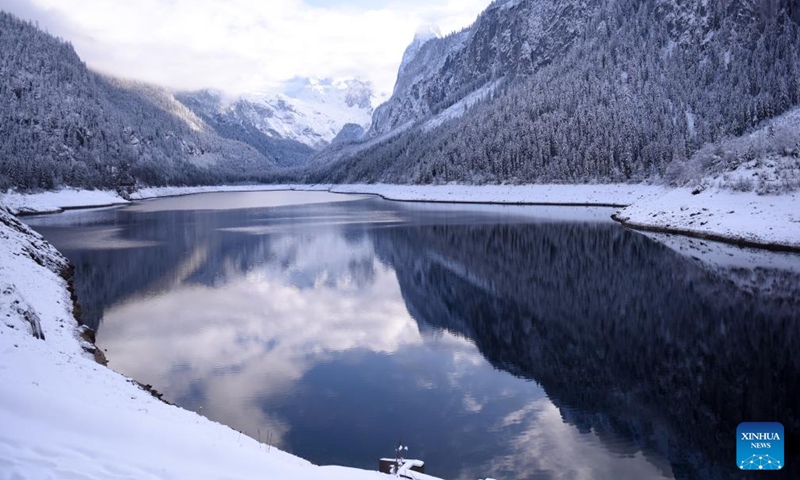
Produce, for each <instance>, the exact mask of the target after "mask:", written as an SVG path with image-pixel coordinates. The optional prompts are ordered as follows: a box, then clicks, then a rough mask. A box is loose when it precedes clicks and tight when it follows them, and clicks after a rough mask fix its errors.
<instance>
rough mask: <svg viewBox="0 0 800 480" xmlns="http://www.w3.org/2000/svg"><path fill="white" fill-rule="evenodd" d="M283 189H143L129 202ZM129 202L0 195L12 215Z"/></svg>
mask: <svg viewBox="0 0 800 480" xmlns="http://www.w3.org/2000/svg"><path fill="white" fill-rule="evenodd" d="M288 188H289V187H287V186H285V185H283V186H281V185H234V186H225V185H221V186H213V187H147V188H141V189H139V190H137V191H136V192H134V193H133V194H132V195H131V199H133V200H145V199H149V198H159V197H173V196H180V195H193V194H196V193H210V192H256V191H259V192H260V191H272V190H286V189H288ZM128 203H130V201H128V200H126V199H124V198H122V197H121V196H119V194H118V193H117V192H115V191H112V190H77V189H73V188H65V189H63V190H57V191H54V192H41V193H19V192H14V191H8V192H5V193H2V192H0V206H5V207H6V208H8V209H9V210H10V211H11V213H13V214H38V213H59V212H62V211H64V210H67V209H74V208H93V207H108V206H112V205H126V204H128Z"/></svg>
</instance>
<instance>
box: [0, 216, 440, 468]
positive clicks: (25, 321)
mask: <svg viewBox="0 0 800 480" xmlns="http://www.w3.org/2000/svg"><path fill="white" fill-rule="evenodd" d="M0 252H2V254H0V288H2V291H0V385H2V388H0V425H2V428H0V479H4V480H5V479H7V480H11V479H89V480H93V479H98V480H100V479H103V480H105V479H136V480H145V479H237V480H243V479H250V478H252V479H259V480H269V479H289V480H292V479H298V480H299V479H325V480H339V479H342V480H344V479H348V480H350V479H354V480H358V479H363V480H369V479H373V480H380V479H382V478H387V479H388V478H391V477H389V476H386V475H383V474H380V473H378V472H370V471H365V470H357V469H352V468H346V467H318V466H314V465H312V464H311V463H309V462H307V461H305V460H303V459H301V458H298V457H295V456H293V455H290V454H288V453H284V452H282V451H280V450H278V449H276V448H271V447H269V446H268V445H262V444H259V443H258V442H256V441H255V440H253V439H251V438H249V437H247V436H245V435H242V434H240V433H238V432H236V431H234V430H232V429H230V428H228V427H225V426H223V425H220V424H217V423H214V422H211V421H209V420H208V419H206V418H205V417H202V416H200V415H198V414H196V413H193V412H189V411H186V410H182V409H180V408H177V407H173V406H170V405H167V404H165V403H162V402H161V401H159V400H156V399H155V398H154V397H152V396H151V395H150V394H149V393H147V392H145V391H144V390H142V389H141V388H140V387H138V386H137V385H136V384H134V383H133V382H131V381H130V380H128V379H127V378H125V377H123V376H121V375H119V374H117V373H114V372H113V371H111V370H109V369H108V368H106V367H103V366H101V365H99V364H97V363H95V361H94V360H93V358H92V356H91V355H90V354H89V353H87V351H86V350H87V349H93V348H94V347H93V346H92V345H91V344H89V343H87V342H86V341H84V340H82V339H81V338H80V335H79V328H78V326H77V323H76V322H75V320H74V318H73V316H72V302H71V299H70V295H69V293H68V291H67V283H66V281H65V280H64V279H63V278H62V277H61V275H60V273H61V271H62V270H63V269H64V268H65V267H66V266H67V262H66V260H65V259H64V257H63V256H61V254H60V253H58V252H57V251H56V250H55V249H54V248H53V247H52V246H50V245H49V244H48V243H47V242H45V241H44V239H42V238H41V236H39V235H38V234H37V233H35V232H33V231H31V230H30V229H29V228H28V227H27V226H25V225H24V224H22V223H20V222H19V221H18V220H17V219H16V218H14V217H13V216H11V215H10V214H9V213H8V212H6V211H5V210H2V209H0ZM39 330H40V331H41V334H43V335H38V337H42V336H43V337H44V338H43V339H41V338H37V337H36V336H34V332H39ZM420 478H427V479H432V478H433V477H428V476H426V477H422V476H420Z"/></svg>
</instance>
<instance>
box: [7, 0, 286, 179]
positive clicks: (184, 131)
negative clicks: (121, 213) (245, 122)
mask: <svg viewBox="0 0 800 480" xmlns="http://www.w3.org/2000/svg"><path fill="white" fill-rule="evenodd" d="M0 79H2V80H1V81H0V188H6V187H17V188H21V189H50V188H54V187H58V186H61V185H71V186H80V187H88V188H93V187H115V186H118V185H124V184H129V183H130V182H132V181H134V180H137V181H138V182H140V183H145V184H149V185H165V184H197V183H206V184H207V183H218V182H229V181H246V180H263V179H264V178H265V177H266V176H267V175H269V174H270V172H272V171H273V170H274V168H275V165H274V163H273V162H272V161H271V159H269V158H267V157H265V156H264V155H262V154H260V153H259V152H257V151H255V150H254V149H252V148H251V147H249V146H246V145H244V144H242V143H240V142H236V141H231V140H227V139H222V138H220V137H218V136H217V135H216V134H214V133H212V132H211V131H210V130H209V129H208V128H207V127H206V126H205V124H204V123H203V122H202V120H200V119H199V118H197V117H196V116H194V115H193V114H192V113H191V112H190V111H189V110H188V109H186V108H185V107H184V106H183V105H181V104H180V103H179V102H177V101H175V99H174V98H173V96H172V95H171V94H169V93H168V92H166V91H164V90H162V89H160V88H157V87H152V86H148V85H141V84H136V83H132V82H123V81H119V80H114V79H111V78H106V77H103V76H100V75H98V74H95V73H93V72H91V71H89V70H88V69H87V68H86V66H85V65H84V63H83V62H82V61H81V60H80V58H79V57H78V56H77V54H76V53H75V51H74V50H73V48H72V46H71V45H70V44H69V43H66V42H63V41H61V40H59V39H56V38H53V37H52V36H50V35H48V34H46V33H44V32H42V31H40V30H39V29H38V28H36V27H35V26H33V25H32V24H30V23H27V22H23V21H20V20H19V19H17V18H15V17H13V16H12V15H9V14H7V13H4V12H0Z"/></svg>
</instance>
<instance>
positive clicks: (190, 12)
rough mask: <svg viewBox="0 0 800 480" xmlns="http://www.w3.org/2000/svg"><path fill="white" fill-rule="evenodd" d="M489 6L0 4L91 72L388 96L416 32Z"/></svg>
mask: <svg viewBox="0 0 800 480" xmlns="http://www.w3.org/2000/svg"><path fill="white" fill-rule="evenodd" d="M489 3H490V2H489V0H461V1H456V0H436V1H428V2H422V1H416V0H415V1H411V2H389V3H386V4H384V5H382V6H380V7H373V6H370V7H358V6H349V7H346V6H336V5H331V6H327V7H319V6H310V5H308V4H306V3H304V2H302V1H299V0H271V1H268V2H265V1H261V0H225V1H220V0H137V1H136V2H126V1H121V0H120V1H109V0H0V8H2V9H4V10H8V11H11V12H13V13H16V14H17V15H20V16H22V17H23V18H27V19H32V20H37V21H39V22H40V23H41V25H42V26H43V27H45V28H48V29H49V30H50V31H51V32H52V33H54V34H56V35H59V36H62V37H63V38H65V39H67V40H69V41H71V42H72V43H73V45H74V46H75V48H76V50H77V51H78V53H79V55H81V57H82V58H83V59H84V60H85V61H86V62H87V64H88V65H89V66H91V67H93V68H95V69H97V70H100V71H103V72H106V73H109V74H113V75H115V76H120V77H124V78H134V79H138V80H143V81H148V82H152V83H156V84H160V85H165V86H169V87H173V88H180V89H196V88H203V87H211V88H217V89H220V90H224V91H226V92H229V93H241V92H244V91H252V90H262V89H272V88H276V87H278V86H279V85H280V84H281V83H282V82H285V81H287V80H289V79H291V78H293V77H296V76H300V77H320V78H334V79H337V78H352V77H360V78H363V79H366V80H370V81H372V82H373V84H375V85H376V86H377V87H378V89H379V91H384V92H386V91H390V90H391V88H392V86H393V84H394V79H395V76H396V72H397V67H398V65H399V63H400V59H401V57H402V53H403V50H404V49H405V47H406V46H407V44H408V43H409V42H410V41H411V38H412V37H413V35H414V32H415V31H416V29H417V28H418V27H419V26H420V25H423V24H437V25H439V26H440V27H441V28H442V31H443V32H445V33H447V32H450V31H454V30H458V29H460V28H463V27H465V26H468V25H469V24H471V23H472V22H473V21H474V19H475V18H476V16H477V15H478V14H479V13H480V11H482V10H483V9H484V8H486V6H488V4H489Z"/></svg>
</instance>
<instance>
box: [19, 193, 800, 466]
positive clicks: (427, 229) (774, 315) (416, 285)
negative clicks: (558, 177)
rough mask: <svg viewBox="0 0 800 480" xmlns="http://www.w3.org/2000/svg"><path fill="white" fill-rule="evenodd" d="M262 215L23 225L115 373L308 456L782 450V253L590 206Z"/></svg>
mask: <svg viewBox="0 0 800 480" xmlns="http://www.w3.org/2000/svg"><path fill="white" fill-rule="evenodd" d="M271 195H278V194H271ZM281 195H287V194H281ZM294 195H299V196H300V197H295V198H299V199H300V200H302V195H303V194H294ZM214 198H215V197H214V196H210V200H209V201H211V202H214V203H216V204H219V202H216V201H215V200H214ZM314 200H315V201H316V202H318V201H319V200H320V198H318V197H315V199H314ZM226 202H227V203H226V204H230V201H229V200H226ZM259 202H260V203H257V204H256V205H255V206H254V207H253V208H241V209H228V210H226V211H210V210H209V209H197V210H192V209H187V208H186V205H185V202H184V204H181V208H173V207H171V206H169V204H165V205H164V208H163V209H161V208H159V203H158V202H153V203H152V204H149V205H148V208H146V209H142V208H133V209H130V208H129V209H118V210H104V211H98V212H91V213H86V212H82V213H71V214H69V215H68V216H60V217H46V218H41V219H34V220H32V221H33V222H34V223H35V226H36V227H37V228H38V229H39V230H40V231H42V233H43V234H44V235H45V236H46V237H47V238H48V239H50V240H51V241H53V242H54V243H55V244H56V245H57V246H59V247H60V248H62V250H65V253H67V255H68V256H69V257H70V258H71V260H72V261H73V262H74V263H75V264H76V266H77V276H76V287H77V290H78V294H79V297H80V298H81V301H82V304H83V306H84V319H85V320H86V321H87V322H89V323H93V324H95V325H99V324H100V322H101V320H102V325H101V326H100V330H99V336H100V342H101V346H102V347H103V348H106V349H108V351H109V357H110V359H111V362H112V366H113V367H114V368H116V369H118V370H120V371H122V372H123V373H126V374H128V375H130V376H133V377H134V378H137V379H139V380H141V381H143V382H146V383H151V384H153V385H154V386H156V388H158V389H159V390H161V391H163V392H164V393H166V395H167V397H168V398H169V399H170V400H172V401H175V402H177V403H178V404H180V405H182V406H185V407H187V408H191V409H195V410H198V409H199V408H200V407H201V406H202V410H203V412H204V414H206V415H207V416H209V417H211V418H214V419H216V420H219V421H221V422H224V423H226V424H228V425H231V426H233V427H234V428H237V429H239V430H242V431H245V432H246V433H248V434H250V435H252V436H254V437H258V436H260V437H262V439H263V438H267V436H268V435H271V438H272V439H273V441H275V442H276V443H277V444H279V445H281V446H282V447H283V448H286V449H288V450H290V451H293V452H294V453H297V454H299V455H302V456H305V457H307V458H309V459H311V460H312V461H314V462H317V463H322V464H324V463H347V464H351V465H355V466H362V467H366V468H374V462H375V459H376V458H377V457H379V456H381V455H385V454H386V453H387V450H388V449H391V446H392V445H394V443H395V442H396V440H397V438H398V437H400V436H402V438H403V439H404V441H405V442H406V443H408V444H410V445H412V448H413V449H414V452H413V453H414V454H415V455H419V456H420V457H423V458H425V459H426V460H427V462H428V464H429V471H431V472H432V473H434V474H438V475H441V476H445V477H447V478H478V477H481V476H495V477H496V478H615V479H616V478H673V477H677V478H712V479H713V478H730V477H735V476H736V475H738V474H739V472H736V471H735V469H734V468H733V467H734V461H735V452H734V449H735V437H734V434H735V430H736V426H737V425H738V423H739V422H741V421H760V420H771V421H781V422H783V423H784V425H785V427H786V431H787V434H788V435H789V439H788V444H789V445H791V444H792V443H794V442H796V441H797V434H798V431H799V429H800V424H798V418H800V412H798V408H799V407H798V403H800V402H797V400H796V399H797V398H800V391H799V390H800V382H798V380H799V378H798V376H799V374H800V358H798V356H797V355H795V354H793V350H792V345H796V344H797V342H798V340H800V338H798V333H799V332H800V324H798V321H800V314H799V313H798V312H800V308H798V307H800V305H798V303H800V275H798V272H800V268H798V266H797V265H796V264H797V263H798V261H797V257H792V256H780V255H772V254H763V255H756V257H758V258H754V257H753V255H752V254H750V253H749V252H745V251H735V250H724V251H718V250H715V248H717V247H714V245H713V244H705V243H703V244H699V243H697V244H689V243H687V242H685V241H683V242H682V243H681V241H680V240H675V239H664V238H659V239H657V240H658V241H653V240H651V239H649V238H647V237H645V236H642V235H639V234H634V233H630V232H627V231H624V230H622V229H621V228H619V227H617V226H616V225H613V224H610V223H607V222H598V221H597V220H598V219H601V218H605V217H606V213H607V212H605V211H587V210H578V211H569V210H564V209H561V210H556V211H554V210H552V209H548V210H536V209H514V208H508V209H496V208H493V209H489V210H487V211H480V209H477V210H476V209H472V210H470V211H467V212H464V211H462V209H460V208H459V207H431V206H424V207H414V206H408V205H398V204H392V203H388V202H383V201H379V200H375V199H367V200H365V199H359V200H356V201H352V202H349V203H337V204H330V203H315V204H314V205H308V204H301V205H287V204H286V203H287V202H285V201H283V205H282V206H275V204H274V202H271V201H269V200H268V199H267V200H266V201H265V199H263V198H260V199H259ZM201 203H202V202H201ZM301 203H302V202H301ZM234 204H236V202H234ZM265 204H267V205H273V206H272V207H271V208H265V207H264V205H265ZM195 205H196V206H199V207H201V208H202V205H197V204H195ZM228 206H230V205H228ZM242 206H243V207H246V206H248V205H247V203H246V202H245V203H243V204H242ZM536 212H539V215H537V214H536ZM558 212H561V213H558ZM573 213H578V214H579V215H580V216H581V218H580V221H579V222H578V221H573V222H565V221H563V219H564V218H565V216H566V217H567V218H569V217H573V218H574V217H575V215H573ZM541 215H545V216H546V217H547V220H542V219H541V218H539V217H540V216H541ZM559 215H560V216H559ZM557 219H560V220H562V221H557ZM87 232H90V233H91V236H90V235H87ZM97 232H101V233H102V235H99V234H98V235H95V233H97ZM96 239H99V240H97V241H96ZM676 242H677V243H676ZM789 453H790V452H787V456H790V457H791V458H787V464H788V466H789V467H788V468H789V470H787V471H786V472H782V474H783V475H788V476H791V475H793V474H794V475H796V473H797V470H796V468H797V467H798V466H800V458H797V456H796V454H795V456H791V455H789ZM780 476H781V474H778V477H780Z"/></svg>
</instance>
